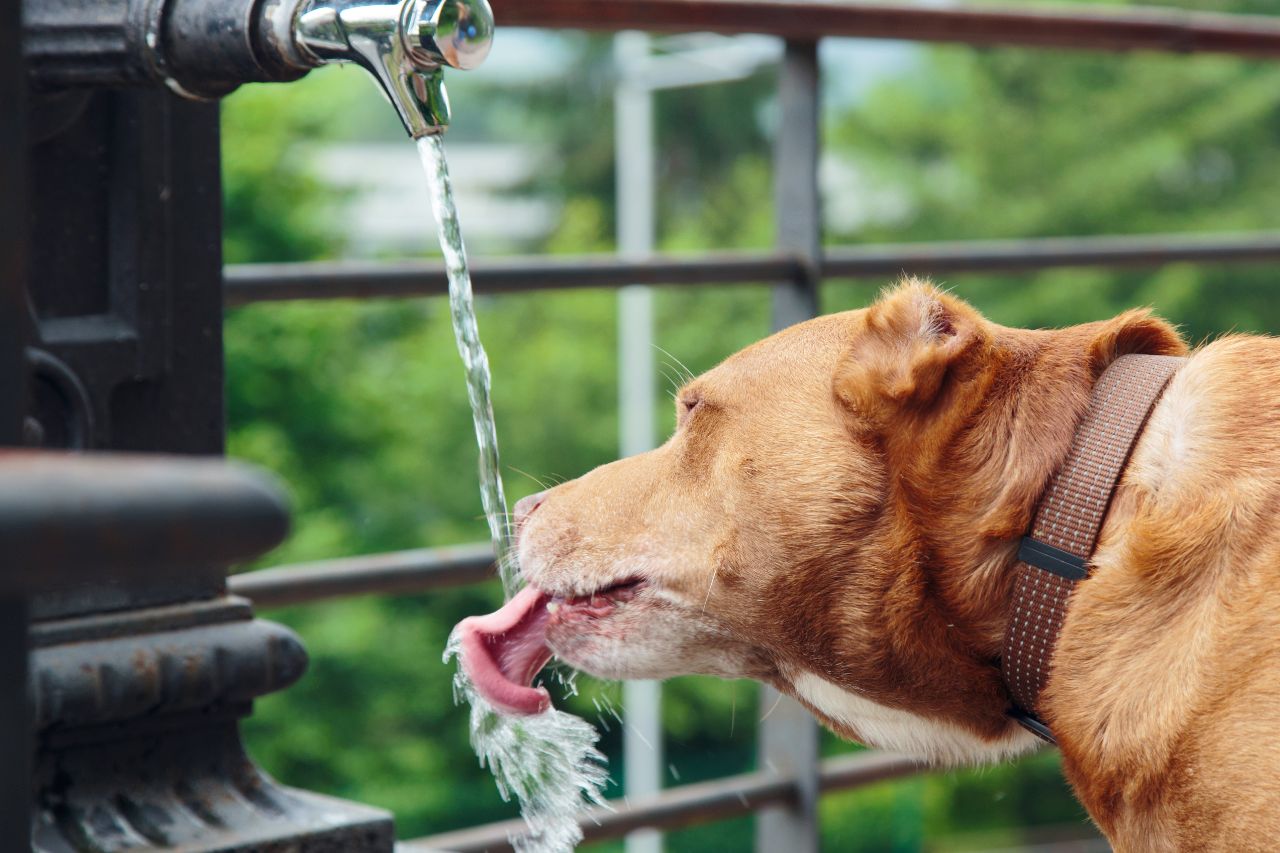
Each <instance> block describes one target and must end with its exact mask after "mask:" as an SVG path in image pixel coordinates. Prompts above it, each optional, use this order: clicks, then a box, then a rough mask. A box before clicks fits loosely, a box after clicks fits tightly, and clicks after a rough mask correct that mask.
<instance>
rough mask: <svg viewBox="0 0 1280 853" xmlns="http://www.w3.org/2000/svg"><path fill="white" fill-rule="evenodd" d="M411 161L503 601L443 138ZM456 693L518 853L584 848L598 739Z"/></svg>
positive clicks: (479, 392)
mask: <svg viewBox="0 0 1280 853" xmlns="http://www.w3.org/2000/svg"><path fill="white" fill-rule="evenodd" d="M418 154H419V155H420V156H421V158H422V166H423V168H424V169H425V170H426V172H427V183H428V184H429V185H430V187H431V206H432V209H433V210H434V212H435V218H436V225H437V227H438V229H439V232H440V249H441V250H442V251H443V252H444V262H445V269H446V270H447V271H448V275H449V308H450V312H451V314H452V317H453V331H454V336H455V337H456V338H457V341H458V352H459V353H461V354H462V363H463V365H464V367H465V368H466V374H467V395H468V397H469V398H470V400H471V416H472V419H473V420H474V422H475V428H476V442H477V444H478V445H479V447H480V500H481V503H482V504H483V505H484V514H485V518H486V519H487V520H488V522H489V535H490V536H491V537H492V539H493V549H494V553H495V554H497V556H498V570H499V574H500V575H501V577H502V588H503V593H504V595H505V596H506V597H507V598H508V599H509V598H511V596H512V595H514V594H515V592H516V590H517V588H518V587H519V580H518V578H519V571H518V566H517V565H516V556H515V552H514V551H513V550H512V549H511V541H510V530H509V528H508V526H507V524H506V512H507V502H506V497H505V496H504V495H503V491H502V474H501V471H500V469H499V468H498V434H497V429H496V428H495V426H494V420H493V403H492V401H491V399H490V376H489V359H488V357H487V356H486V355H485V352H484V346H483V345H482V344H481V343H480V330H479V327H478V326H477V325H476V309H475V300H474V298H473V296H472V293H471V274H470V272H469V271H468V270H467V253H466V249H465V248H464V247H463V244H462V231H461V228H460V227H459V225H458V212H457V210H456V209H455V208H454V204H453V188H452V185H451V184H450V182H449V169H448V165H447V163H446V162H445V157H444V144H443V141H442V140H441V137H440V136H439V135H434V136H424V137H422V138H421V139H419V140H418ZM458 645H459V639H458V636H457V634H456V633H455V634H454V636H452V637H450V638H449V644H448V646H447V647H446V648H445V653H444V659H445V661H446V662H447V661H448V660H449V659H450V658H452V657H455V656H456V655H457V653H458ZM453 690H454V700H455V701H459V702H461V701H463V700H465V701H467V702H469V703H470V704H471V745H472V746H473V747H474V748H475V751H476V755H478V756H479V757H480V763H481V764H482V765H487V766H488V767H489V769H490V770H491V771H492V772H493V776H494V779H495V780H496V782H497V784H498V790H499V792H500V793H501V794H502V796H503V798H504V799H509V798H510V797H511V795H512V794H515V796H516V798H517V799H518V800H519V801H520V813H521V814H522V815H523V816H524V819H525V823H526V824H528V826H529V832H528V834H527V835H523V836H520V837H519V838H515V839H513V841H514V842H515V845H516V849H517V850H520V851H528V853H535V851H536V852H537V853H544V851H545V853H559V851H565V850H571V849H572V848H573V847H574V846H575V845H576V844H577V843H578V842H579V841H581V840H582V831H581V830H580V829H579V828H578V820H577V819H578V814H579V812H580V811H581V809H582V807H583V805H584V804H585V803H589V802H590V803H603V796H602V791H603V788H604V784H605V781H606V775H605V770H604V756H603V755H601V754H600V752H599V751H598V750H597V749H596V741H597V739H598V738H599V735H598V734H597V732H596V730H595V729H594V728H592V727H591V725H589V724H588V723H587V722H586V721H584V720H582V719H580V718H578V717H575V716H573V715H572V714H566V713H564V712H563V711H557V710H556V709H554V708H551V709H549V710H547V711H544V712H543V713H541V714H536V715H533V716H529V717H515V716H508V715H505V714H499V713H498V712H497V711H495V710H494V708H493V707H492V706H491V705H490V704H489V703H488V702H486V701H485V700H484V699H483V698H482V697H481V696H480V695H479V694H478V693H477V692H476V690H475V687H474V686H473V685H472V684H471V681H470V679H468V678H467V676H466V673H465V671H464V670H463V668H462V667H461V666H459V667H458V670H457V672H456V673H455V674H454V677H453Z"/></svg>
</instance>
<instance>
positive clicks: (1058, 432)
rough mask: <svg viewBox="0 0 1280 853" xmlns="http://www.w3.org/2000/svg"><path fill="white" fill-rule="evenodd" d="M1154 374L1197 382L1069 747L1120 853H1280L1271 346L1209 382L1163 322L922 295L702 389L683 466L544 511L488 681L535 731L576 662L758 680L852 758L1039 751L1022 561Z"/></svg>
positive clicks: (581, 482)
mask: <svg viewBox="0 0 1280 853" xmlns="http://www.w3.org/2000/svg"><path fill="white" fill-rule="evenodd" d="M1128 353H1151V354H1160V355H1178V356H1187V355H1189V357H1188V360H1187V361H1186V363H1185V365H1184V366H1183V367H1182V368H1181V369H1180V370H1179V372H1178V373H1177V374H1176V375H1175V377H1174V378H1173V380H1172V382H1171V383H1170V384H1169V386H1168V387H1167V389H1166V390H1165V392H1164V395H1163V397H1162V398H1161V399H1160V400H1159V402H1158V403H1157V405H1156V407H1155V409H1154V410H1153V412H1152V414H1151V416H1150V419H1149V421H1148V423H1147V426H1146V428H1145V431H1144V432H1143V433H1142V435H1141V436H1140V438H1139V440H1138V443H1137V444H1136V445H1135V447H1134V450H1133V454H1132V456H1131V459H1130V461H1129V464H1128V466H1127V468H1126V469H1125V471H1124V473H1123V478H1122V480H1121V481H1120V484H1119V486H1118V487H1117V490H1116V493H1115V497H1114V499H1113V502H1112V505H1111V508H1110V510H1109V512H1108V515H1107V517H1106V521H1105V524H1104V526H1103V528H1102V531H1101V535H1100V538H1099V542H1098V547H1097V549H1096V551H1095V553H1094V555H1093V558H1092V560H1091V562H1090V568H1091V574H1090V576H1089V577H1088V579H1086V580H1084V581H1082V582H1080V583H1079V585H1078V586H1077V588H1076V589H1075V591H1074V592H1073V594H1072V597H1071V599H1070V602H1069V608H1068V611H1067V616H1066V620H1065V623H1064V626H1063V630H1062V633H1061V635H1060V638H1059V640H1058V644H1057V647H1056V650H1055V652H1054V654H1053V658H1052V661H1051V669H1050V672H1049V681H1048V684H1047V687H1046V689H1045V692H1044V694H1043V695H1042V698H1041V711H1042V714H1041V716H1042V717H1043V719H1044V721H1045V722H1046V724H1047V725H1048V726H1049V727H1050V728H1051V729H1052V731H1053V733H1054V735H1055V736H1056V738H1057V741H1058V744H1059V746H1060V748H1061V751H1062V758H1063V767H1064V770H1065V772H1066V774H1067V777H1068V779H1069V781H1070V782H1071V784H1072V786H1073V788H1074V790H1075V792H1076V794H1077V796H1078V798H1079V799H1080V801H1081V803H1082V804H1083V805H1084V806H1085V807H1086V808H1087V809H1088V811H1089V813H1090V815H1091V816H1092V818H1093V819H1094V821H1095V822H1096V823H1097V824H1098V826H1099V827H1100V828H1101V830H1102V831H1103V832H1104V833H1105V834H1106V835H1107V837H1108V839H1109V840H1110V841H1111V842H1112V843H1113V845H1114V846H1115V847H1116V848H1117V849H1119V850H1125V851H1130V850H1132V851H1145V850H1152V851H1156V850H1231V851H1240V850H1250V849H1259V850H1260V849H1271V848H1273V847H1274V846H1275V845H1276V844H1277V843H1280V842H1277V840H1276V839H1277V838H1278V837H1280V832H1278V830H1280V778H1277V774H1276V770H1277V768H1280V665H1277V664H1280V526H1278V525H1277V524H1276V513H1277V511H1280V394H1277V393H1274V391H1273V389H1274V387H1275V383H1277V382H1280V342H1277V341H1275V340H1272V339H1268V338H1262V337H1250V336H1243V335H1239V336H1230V337H1226V338H1223V339H1221V340H1218V341H1215V342H1213V343H1210V344H1208V345H1206V346H1203V347H1201V348H1198V349H1197V350H1196V351H1195V352H1193V353H1189V352H1188V348H1187V345H1186V344H1185V342H1184V341H1183V340H1182V338H1181V337H1180V336H1179V334H1178V332H1177V331H1176V330H1175V329H1174V328H1173V327H1172V326H1171V325H1169V324H1168V323H1166V322H1164V321H1162V320H1160V319H1158V318H1156V317H1154V316H1152V314H1151V313H1150V312H1148V311H1144V310H1138V311H1130V312H1128V313H1125V314H1122V315H1120V316H1119V317H1116V318H1115V319H1112V320H1108V321H1104V322H1097V323H1089V324H1085V325H1080V326H1073V327H1069V328H1064V329H1054V330H1022V329H1012V328H1005V327H1002V326H999V325H997V324H995V323H992V322H989V321H988V320H986V319H985V318H983V317H982V316H981V315H980V314H979V313H978V312H977V311H976V310H974V309H973V308H972V307H970V306H969V305H967V304H965V303H964V302H962V301H961V300H959V299H957V298H954V297H953V296H951V295H948V294H946V293H944V292H942V291H940V290H938V289H937V288H935V287H933V286H931V285H930V284H928V283H926V282H923V281H919V280H910V279H909V280H907V281H904V282H903V283H901V284H899V285H898V286H897V287H896V288H894V289H892V290H891V291H889V292H887V293H886V295H884V296H883V297H882V298H881V299H880V300H879V301H878V302H876V303H875V304H873V305H871V306H870V307H868V308H866V309H862V310H857V311H849V312H845V313H839V314H833V315H829V316H824V317H819V318H817V319H814V320H810V321H808V322H805V323H801V324H799V325H796V326H793V327H791V328H788V329H786V330H784V331H781V332H779V333H777V334H775V335H773V336H772V337H769V338H767V339H765V340H763V341H761V342H759V343H757V344H754V345H753V346H750V347H748V348H747V349H745V350H743V351H741V352H739V353H737V354H736V355H734V356H732V357H730V358H729V359H727V360H726V361H725V362H723V363H722V364H720V365H719V366H718V367H716V368H714V369H713V370H711V371H709V372H708V373H706V374H704V375H702V376H700V377H698V378H696V379H694V380H692V381H690V382H688V383H687V384H686V385H685V386H684V387H683V388H682V389H681V390H680V392H679V394H678V395H677V398H676V420H677V423H676V428H675V431H674V433H673V435H672V436H671V437H670V439H668V440H667V442H666V443H665V444H663V445H662V446H661V447H659V448H657V449H655V450H653V451H651V452H648V453H644V454H640V455H638V456H633V457H630V458H627V459H623V460H620V461H617V462H614V463H612V464H609V465H605V466H603V467H600V468H597V469H596V470H594V471H591V472H590V473H588V474H586V475H585V476H583V477H581V478H579V479H576V480H573V481H570V482H567V483H564V484H562V485H559V486H557V487H555V488H553V489H551V490H549V491H545V492H542V493H540V494H537V495H533V496H531V497H529V498H525V499H524V500H522V501H520V502H519V503H518V504H517V506H516V509H515V519H516V521H515V523H516V527H517V539H518V556H519V563H520V566H521V567H522V572H523V574H524V577H525V578H526V580H527V583H528V586H527V587H526V589H525V590H524V591H522V592H521V593H520V595H518V596H517V597H516V598H515V599H513V601H512V602H511V603H510V604H508V605H507V607H505V608H504V609H503V610H502V611H499V613H496V614H493V615H491V616H487V617H479V618H477V619H474V620H470V621H471V626H470V631H469V632H467V631H464V637H465V636H467V635H469V636H470V639H471V644H472V647H473V648H472V649H471V652H472V654H471V656H470V657H471V663H470V664H467V655H466V654H464V664H467V665H468V666H469V668H470V670H471V671H472V674H473V677H474V678H475V680H476V683H477V685H478V687H479V688H480V690H481V692H482V693H483V694H486V695H489V696H490V697H491V699H493V701H494V702H495V704H497V705H499V706H500V707H503V708H504V709H506V710H508V711H511V712H514V713H532V712H535V711H538V710H540V709H542V708H544V707H546V704H547V702H548V701H549V700H547V698H546V694H545V691H543V690H542V689H541V688H535V687H529V686H528V685H529V683H530V681H531V680H532V678H533V676H534V675H536V673H537V670H538V669H539V668H540V667H541V666H542V664H543V663H545V662H546V660H547V657H549V656H550V654H552V653H554V654H555V656H557V657H559V658H560V659H561V660H563V661H565V662H567V663H569V664H571V665H572V666H574V667H576V668H579V669H582V670H585V671H586V672H589V673H592V674H595V675H598V676H601V677H603V678H609V679H630V678H641V679H661V678H667V677H671V676H677V675H684V674H688V673H705V674H710V675H716V676H722V677H726V678H741V677H749V678H754V679H757V680H759V681H762V682H766V683H768V684H771V685H773V686H774V687H776V688H777V689H778V690H780V691H782V692H784V693H787V694H789V695H791V696H793V697H795V698H796V699H797V700H799V701H800V702H801V703H803V704H804V705H805V706H806V707H807V708H808V709H809V710H810V711H811V712H812V713H813V714H814V716H815V717H817V718H818V720H820V721H821V722H822V723H823V724H824V725H826V726H827V727H828V728H830V729H831V730H832V731H833V732H835V733H837V734H838V735H840V736H842V737H845V738H848V739H850V740H854V741H859V742H861V743H864V744H867V745H870V746H875V747H880V748H884V749H889V750H895V751H900V752H904V753H907V754H910V755H913V756H916V757H919V758H921V759H923V760H926V761H929V762H932V763H935V764H941V765H961V764H971V763H981V762H993V761H999V760H1002V759H1007V758H1009V757H1011V756H1015V755H1018V754H1019V753H1022V752H1024V751H1027V750H1029V749H1032V748H1034V747H1035V745H1036V744H1037V742H1038V741H1037V739H1036V738H1035V737H1034V736H1033V735H1032V734H1031V733H1029V732H1028V731H1026V730H1024V729H1023V728H1022V727H1021V726H1019V725H1018V724H1017V723H1015V722H1014V721H1013V720H1011V719H1010V717H1009V714H1008V712H1009V710H1010V708H1011V699H1010V695H1009V692H1008V690H1007V689H1006V687H1005V684H1004V681H1003V679H1002V674H1001V670H1000V655H1001V645H1002V640H1003V637H1004V633H1005V628H1006V625H1007V622H1008V619H1009V612H1010V596H1011V594H1012V592H1011V591H1012V586H1013V581H1014V578H1013V566H1014V563H1015V561H1016V559H1017V558H1016V551H1017V547H1018V542H1019V540H1020V538H1021V537H1022V536H1023V535H1024V534H1025V533H1026V532H1027V530H1028V527H1029V524H1030V522H1031V520H1032V517H1033V513H1034V511H1035V507H1036V505H1037V501H1038V499H1039V497H1040V496H1041V494H1042V493H1043V491H1044V489H1045V487H1046V485H1047V483H1048V482H1049V481H1050V479H1051V478H1052V477H1053V475H1054V473H1055V472H1056V471H1057V470H1058V468H1059V467H1060V466H1061V465H1062V463H1063V460H1064V457H1065V456H1066V454H1067V452H1068V449H1069V447H1070V445H1071V441H1072V437H1073V435H1074V433H1075V430H1076V426H1077V424H1078V422H1079V421H1080V419H1081V417H1082V416H1083V414H1084V412H1085V410H1086V408H1087V407H1088V405H1089V400H1090V392H1091V389H1092V387H1093V385H1094V383H1095V382H1096V380H1097V379H1098V377H1099V375H1100V374H1101V373H1102V372H1103V371H1104V370H1105V369H1106V368H1107V366H1108V365H1109V364H1111V363H1112V362H1113V361H1115V360H1116V359H1117V358H1118V357H1120V356H1122V355H1125V354H1128ZM464 624H466V623H464ZM464 642H465V641H464ZM464 651H465V649H464Z"/></svg>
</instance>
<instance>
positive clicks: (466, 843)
mask: <svg viewBox="0 0 1280 853" xmlns="http://www.w3.org/2000/svg"><path fill="white" fill-rule="evenodd" d="M926 769H927V768H925V767H924V766H923V765H921V764H920V763H918V762H916V761H914V760H912V759H909V758H905V757H903V756H900V755H894V754H892V753H885V752H862V753H857V754H855V755H847V756H842V757H840V758H830V759H827V760H826V761H824V762H823V763H822V765H821V770H820V772H819V775H818V786H819V789H820V790H821V791H823V792H827V791H839V790H845V789H848V788H856V787H860V786H863V785H870V784H873V783H875V782H882V781H885V780H888V779H897V778H899V777H902V776H912V775H915V774H917V773H921V772H924V771H925V770H926ZM795 796H796V785H795V780H793V779H788V778H786V777H785V776H779V775H778V774H776V773H767V772H759V771H758V772H754V773H742V774H739V775H737V776H726V777H724V778H722V779H716V780H714V781H711V782H702V783H698V784H695V785H681V786H679V787H677V788H669V789H667V790H666V791H663V792H662V793H661V794H659V795H658V796H656V797H653V798H651V799H647V800H637V801H631V802H621V801H616V800H615V801H613V802H611V803H610V804H609V807H608V808H594V809H590V810H588V811H587V812H585V813H584V814H583V816H582V818H581V820H580V821H579V825H580V826H581V827H582V831H583V834H584V836H585V838H586V840H587V841H603V840H605V839H609V838H620V837H622V836H624V835H626V834H627V833H629V832H631V831H633V830H636V829H639V828H642V827H656V828H659V829H679V828H680V827H685V826H694V825H696V824H701V823H711V822H712V821H717V820H724V819H726V818H731V817H739V816H741V815H746V814H751V813H753V812H756V811H759V810H760V809H762V808H765V807H767V806H772V805H778V804H783V803H788V802H791V801H793V800H794V799H795ZM524 830H525V826H524V823H523V821H519V820H509V821H501V822H498V823H491V824H488V825H486V826H477V827H473V828H471V829H463V830H458V831H457V832H448V833H443V834H440V835H433V836H430V837H427V838H418V839H414V840H412V841H402V842H400V843H399V844H398V845H396V851H397V853H438V851H446V850H448V851H453V852H454V853H480V851H489V853H499V851H508V850H511V849H512V846H511V843H510V841H509V840H508V839H510V838H511V837H513V836H517V835H519V834H521V833H522V832H524Z"/></svg>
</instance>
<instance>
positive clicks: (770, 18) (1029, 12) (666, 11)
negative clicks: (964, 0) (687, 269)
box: [494, 0, 1280, 59]
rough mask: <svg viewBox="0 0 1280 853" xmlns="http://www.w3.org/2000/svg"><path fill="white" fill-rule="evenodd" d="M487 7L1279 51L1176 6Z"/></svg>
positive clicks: (594, 26)
mask: <svg viewBox="0 0 1280 853" xmlns="http://www.w3.org/2000/svg"><path fill="white" fill-rule="evenodd" d="M494 6H495V7H496V9H495V11H496V13H497V17H498V22H499V24H501V25H503V26H527V27H543V28H571V29H586V30H606V31H616V30H626V29H636V30H650V31H660V32H701V31H706V32H716V33H725V34H736V33H766V34H769V35H776V36H781V37H783V38H786V39H800V40H803V39H820V38H825V37H828V36H851V37H856V38H873V39H902V40H907V41H927V42H945V43H952V44H969V45H1016V46H1021V47H1036V48H1046V47H1052V48H1072V49H1079V50H1103V51H1125V50H1153V51H1166V52H1171V53H1229V54H1237V55H1240V56H1253V57H1264V58H1272V59H1274V58H1277V57H1280V21H1276V20H1275V19H1273V18H1267V17H1263V16H1260V15H1257V16H1248V15H1217V14H1208V13H1203V12H1187V11H1183V10H1180V9H1160V8H1143V9H1135V8H1127V9H1107V10H1105V11H1103V10H1097V11H1095V10H1092V9H1090V10H1084V9H1080V8H1079V7H1075V8H1066V7H1060V8H1059V9H1046V8H1043V7H1038V8H1016V7H1013V6H1005V7H1003V8H1002V7H1000V6H987V5H985V4H983V5H977V4H973V5H967V4H948V5H925V4H906V3H853V2H813V0H501V2H495V3H494Z"/></svg>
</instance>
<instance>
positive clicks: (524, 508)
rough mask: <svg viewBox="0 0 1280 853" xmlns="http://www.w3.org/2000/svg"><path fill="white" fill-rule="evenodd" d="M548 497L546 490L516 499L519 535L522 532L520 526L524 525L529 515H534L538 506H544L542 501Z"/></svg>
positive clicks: (516, 518) (517, 530)
mask: <svg viewBox="0 0 1280 853" xmlns="http://www.w3.org/2000/svg"><path fill="white" fill-rule="evenodd" d="M546 497H547V493H546V492H537V493H535V494H532V495H529V496H528V497H525V498H521V499H520V500H518V501H516V507H515V520H516V534H517V535H519V533H520V528H522V527H524V523H525V522H526V521H528V520H529V516H531V515H533V513H534V511H535V510H536V509H537V508H538V507H540V506H542V502H543V501H544V500H546Z"/></svg>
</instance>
